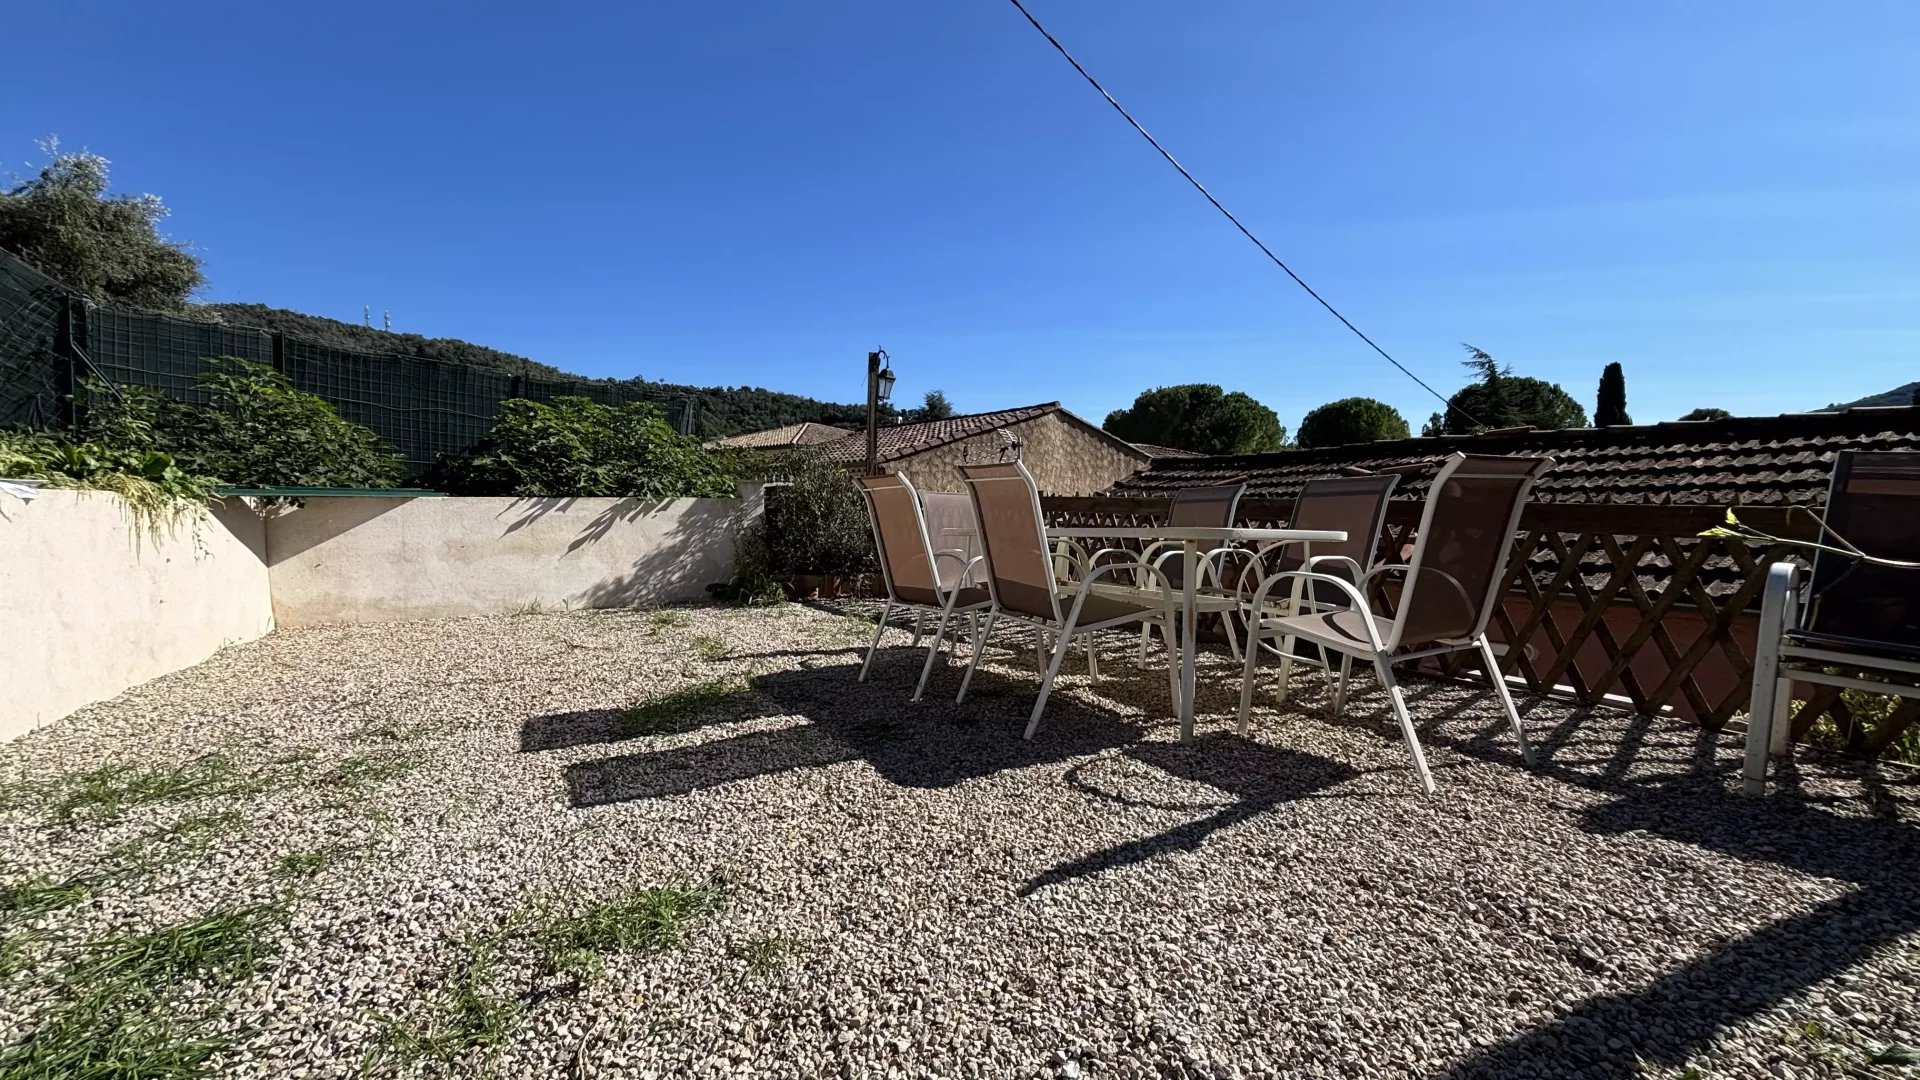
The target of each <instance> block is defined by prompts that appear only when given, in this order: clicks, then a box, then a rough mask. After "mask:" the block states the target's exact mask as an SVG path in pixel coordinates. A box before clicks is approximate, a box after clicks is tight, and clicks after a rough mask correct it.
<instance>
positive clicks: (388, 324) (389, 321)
mask: <svg viewBox="0 0 1920 1080" xmlns="http://www.w3.org/2000/svg"><path fill="white" fill-rule="evenodd" d="M380 321H381V323H383V324H384V325H385V328H386V331H387V333H389V334H391V333H393V312H391V311H383V312H381V313H380Z"/></svg>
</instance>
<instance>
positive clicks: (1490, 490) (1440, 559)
mask: <svg viewBox="0 0 1920 1080" xmlns="http://www.w3.org/2000/svg"><path fill="white" fill-rule="evenodd" d="M1552 467H1553V459H1552V458H1549V457H1487V456H1478V455H1475V456H1468V455H1466V454H1455V455H1453V456H1452V457H1450V458H1448V459H1447V462H1446V464H1445V465H1444V466H1442V467H1441V469H1440V472H1439V474H1438V475H1436V476H1435V477H1434V478H1433V486H1432V487H1431V488H1429V489H1428V490H1427V505H1426V509H1425V510H1423V511H1422V512H1421V515H1420V533H1419V536H1418V537H1417V538H1416V539H1415V541H1414V548H1413V558H1411V559H1409V560H1408V569H1407V573H1406V577H1405V580H1404V582H1403V584H1402V585H1401V592H1400V602H1399V605H1398V609H1397V610H1396V611H1395V613H1394V622H1393V633H1392V637H1391V640H1389V641H1388V642H1387V645H1388V647H1389V648H1398V647H1399V646H1401V645H1415V644H1425V643H1427V642H1434V641H1440V642H1455V641H1465V640H1468V639H1470V638H1473V637H1475V636H1477V635H1479V634H1480V633H1481V632H1483V631H1484V630H1485V629H1486V626H1487V620H1488V619H1489V618H1491V617H1492V616H1493V605H1495V604H1497V603H1499V602H1500V600H1501V596H1500V584H1501V579H1502V578H1503V577H1504V575H1505V571H1506V568H1507V561H1508V560H1509V559H1510V558H1512V556H1513V533H1514V530H1515V529H1516V528H1518V527H1519V524H1520V511H1521V510H1523V509H1525V508H1526V505H1527V495H1528V494H1529V493H1530V492H1532V490H1533V485H1534V482H1535V481H1537V480H1538V479H1539V478H1540V474H1542V473H1544V472H1546V471H1547V470H1548V469H1550V468H1552Z"/></svg>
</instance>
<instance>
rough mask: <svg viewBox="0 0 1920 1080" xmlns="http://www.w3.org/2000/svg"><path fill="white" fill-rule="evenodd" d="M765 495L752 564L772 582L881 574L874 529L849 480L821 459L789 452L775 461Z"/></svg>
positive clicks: (807, 453) (816, 455) (848, 475)
mask: <svg viewBox="0 0 1920 1080" xmlns="http://www.w3.org/2000/svg"><path fill="white" fill-rule="evenodd" d="M779 457H780V467H779V470H778V472H777V474H776V475H775V477H774V479H777V480H778V481H779V482H780V486H777V487H770V488H768V489H767V521H766V526H765V533H764V534H763V535H762V536H759V537H754V538H752V539H751V541H750V543H751V544H755V545H759V547H758V549H757V550H756V549H752V548H750V549H749V550H753V551H754V555H755V558H757V559H761V560H764V565H765V569H766V571H767V572H769V573H771V574H772V575H773V576H775V577H788V576H791V575H794V574H865V573H872V572H874V571H876V570H878V569H879V562H878V561H877V559H876V557H875V555H874V550H873V523H872V522H871V521H870V520H869V519H868V517H867V506H866V501H865V500H864V499H862V498H861V497H860V490H859V487H858V486H857V485H856V484H855V483H854V481H853V476H852V474H851V473H849V472H847V470H846V469H844V468H841V467H840V465H839V464H837V463H835V462H834V461H832V460H830V459H828V458H827V457H826V456H825V455H822V454H820V453H817V452H814V451H807V450H793V451H789V452H787V453H785V454H781V455H779Z"/></svg>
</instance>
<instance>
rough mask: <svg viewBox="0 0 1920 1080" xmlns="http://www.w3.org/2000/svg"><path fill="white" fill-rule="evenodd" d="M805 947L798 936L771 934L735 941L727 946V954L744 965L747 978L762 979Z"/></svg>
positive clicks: (782, 965)
mask: <svg viewBox="0 0 1920 1080" xmlns="http://www.w3.org/2000/svg"><path fill="white" fill-rule="evenodd" d="M805 947H806V946H805V943H804V942H802V941H801V940H800V939H799V938H796V937H792V936H790V935H787V934H771V935H768V936H766V937H755V938H748V939H747V940H745V941H741V942H736V943H734V944H733V945H730V946H728V948H727V955H729V956H731V957H733V958H734V959H735V960H738V961H740V962H741V963H742V964H743V965H744V974H745V975H746V977H747V978H749V979H763V978H766V977H767V976H769V975H771V974H773V973H774V972H776V971H778V970H780V969H781V968H783V967H785V966H787V963H788V961H790V960H792V959H793V958H794V957H795V956H797V955H799V953H800V952H801V950H802V949H804V948H805Z"/></svg>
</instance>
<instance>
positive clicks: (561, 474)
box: [427, 397, 735, 499]
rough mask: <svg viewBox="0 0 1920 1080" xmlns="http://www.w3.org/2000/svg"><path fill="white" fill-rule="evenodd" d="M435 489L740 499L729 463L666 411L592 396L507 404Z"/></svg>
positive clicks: (436, 474)
mask: <svg viewBox="0 0 1920 1080" xmlns="http://www.w3.org/2000/svg"><path fill="white" fill-rule="evenodd" d="M427 482H428V484H429V485H430V486H432V487H435V488H438V489H439V490H442V491H448V492H451V493H453V494H455V495H521V496H552V497H584V496H596V495H602V496H631V497H637V498H649V499H666V498H681V497H688V496H716V497H725V496H729V495H733V494H734V493H735V487H734V479H733V472H732V470H731V468H730V464H729V459H728V458H727V457H726V456H725V455H723V454H719V453H715V452H712V451H709V450H707V449H705V448H703V447H702V446H701V445H700V444H699V442H697V441H696V440H694V439H690V438H687V437H686V436H684V435H681V434H679V433H678V432H676V431H674V430H673V427H672V426H671V425H669V424H668V423H667V422H666V420H665V419H664V418H663V417H662V416H661V415H660V410H658V409H657V408H655V407H653V406H652V405H649V404H643V403H639V402H634V403H629V404H626V405H617V406H609V405H602V404H600V403H599V402H597V401H594V400H592V399H590V398H583V397H562V398H555V399H553V400H552V401H545V402H542V401H525V400H520V399H514V400H511V401H503V402H501V403H500V419H499V420H498V421H497V422H496V423H495V424H494V426H493V430H492V431H490V432H488V433H487V437H486V438H485V439H482V440H481V441H480V442H479V444H477V445H476V446H474V447H473V448H472V449H470V450H468V451H466V452H465V453H463V454H460V455H456V456H454V457H450V458H444V459H442V460H441V461H440V462H438V463H436V464H435V466H434V468H433V471H432V472H431V473H429V474H428V480H427Z"/></svg>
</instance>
